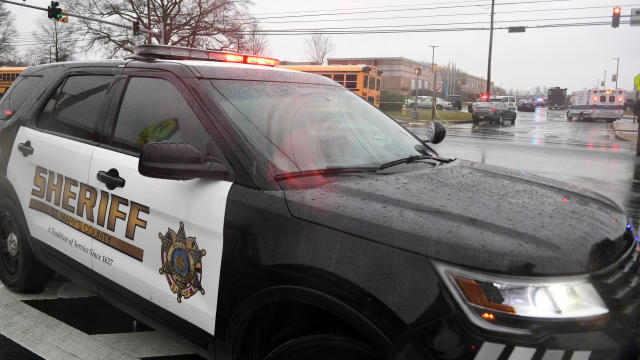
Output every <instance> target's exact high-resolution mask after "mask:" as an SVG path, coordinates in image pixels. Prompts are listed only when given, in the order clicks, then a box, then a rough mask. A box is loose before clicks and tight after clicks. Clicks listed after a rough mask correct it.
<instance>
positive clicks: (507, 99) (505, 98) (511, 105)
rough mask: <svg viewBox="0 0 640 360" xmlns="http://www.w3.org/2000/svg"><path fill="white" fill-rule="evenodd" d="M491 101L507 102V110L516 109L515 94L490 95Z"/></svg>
mask: <svg viewBox="0 0 640 360" xmlns="http://www.w3.org/2000/svg"><path fill="white" fill-rule="evenodd" d="M491 101H502V102H504V103H506V104H507V107H508V108H509V110H513V111H517V110H518V105H517V104H516V97H515V96H492V97H491Z"/></svg>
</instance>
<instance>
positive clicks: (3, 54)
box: [0, 3, 15, 66]
mask: <svg viewBox="0 0 640 360" xmlns="http://www.w3.org/2000/svg"><path fill="white" fill-rule="evenodd" d="M0 19H2V22H0V66H1V65H6V64H9V63H11V62H12V61H13V60H14V59H13V58H14V54H15V48H14V46H13V45H12V41H11V40H12V39H13V37H14V35H15V29H14V27H13V18H12V16H11V12H10V11H9V9H7V7H6V4H5V3H0Z"/></svg>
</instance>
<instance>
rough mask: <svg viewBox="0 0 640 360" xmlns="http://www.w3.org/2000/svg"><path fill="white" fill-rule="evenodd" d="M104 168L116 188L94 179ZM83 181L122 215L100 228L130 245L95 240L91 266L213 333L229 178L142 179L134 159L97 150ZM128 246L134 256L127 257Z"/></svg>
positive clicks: (229, 184) (135, 158)
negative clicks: (119, 184) (117, 181)
mask: <svg viewBox="0 0 640 360" xmlns="http://www.w3.org/2000/svg"><path fill="white" fill-rule="evenodd" d="M112 168H113V169H117V170H118V172H119V176H120V177H121V178H123V179H125V181H126V183H125V186H124V187H123V188H116V189H114V190H108V189H107V187H106V185H105V184H104V183H102V182H100V181H98V180H97V177H96V176H97V173H98V171H109V170H110V169H112ZM89 179H90V180H89V181H90V185H92V186H93V187H95V188H96V189H98V190H99V191H105V192H108V193H110V194H111V198H112V199H111V200H112V201H113V199H114V197H113V196H114V195H115V196H116V198H115V199H116V200H117V201H119V202H120V204H119V205H118V206H117V207H112V206H111V204H110V205H109V209H115V211H119V212H120V213H122V214H120V217H115V215H114V216H113V217H114V219H115V221H114V224H113V231H109V229H107V230H108V231H109V234H110V235H113V237H114V238H117V239H118V240H120V241H122V242H125V243H127V244H129V246H130V248H129V249H122V248H119V247H118V246H110V245H107V244H106V243H105V242H101V241H95V242H94V245H93V250H94V252H95V253H96V254H97V256H96V257H95V258H94V261H93V268H94V271H96V272H97V273H99V274H100V275H102V276H105V277H107V278H109V279H111V280H113V281H115V282H116V283H118V284H119V285H121V286H123V287H125V288H127V289H129V290H131V291H133V292H135V293H137V294H138V295H140V296H142V297H144V298H145V299H147V300H149V301H151V302H153V303H155V304H157V305H159V306H161V307H162V308H164V309H166V310H168V311H170V312H172V313H174V314H176V315H178V316H180V317H181V318H183V319H185V320H187V321H189V322H191V323H193V324H195V325H197V326H198V327H200V328H202V329H204V330H206V331H208V332H209V333H211V334H213V333H214V326H215V314H216V306H217V302H218V285H219V278H220V266H221V257H222V240H223V234H222V231H223V226H224V213H225V208H226V203H227V195H228V192H229V189H230V187H231V183H230V182H228V181H214V180H203V179H194V180H188V181H176V180H163V179H154V178H149V177H144V176H142V175H140V173H139V172H138V158H137V157H134V156H130V155H125V154H122V153H119V152H115V151H112V150H107V149H103V148H100V149H96V151H95V153H94V156H93V160H92V162H91V170H90V172H89ZM107 212H109V211H107ZM109 216H111V215H108V216H107V217H109ZM127 229H129V231H127ZM169 229H171V230H169ZM180 229H183V231H184V232H183V233H181V232H180ZM171 231H173V234H172V233H171ZM174 234H175V235H177V236H178V238H180V236H179V235H184V237H183V238H182V240H183V244H189V246H188V247H185V246H183V245H179V244H176V240H177V238H176V236H174ZM194 238H195V242H193V240H194ZM163 239H164V240H163ZM163 244H164V245H165V251H164V252H163ZM132 249H133V250H132ZM135 249H139V250H135ZM129 250H132V251H136V252H137V254H141V256H139V258H136V257H135V256H131V254H127V252H128V251H129ZM104 257H106V258H107V261H104ZM109 260H112V261H109ZM163 261H164V265H163ZM180 280H182V281H183V282H181V281H180ZM172 287H173V289H172Z"/></svg>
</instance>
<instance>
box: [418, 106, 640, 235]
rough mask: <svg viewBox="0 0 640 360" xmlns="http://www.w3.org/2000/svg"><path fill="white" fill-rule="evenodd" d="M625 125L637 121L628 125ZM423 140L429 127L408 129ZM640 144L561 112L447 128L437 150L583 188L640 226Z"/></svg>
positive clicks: (600, 124)
mask: <svg viewBox="0 0 640 360" xmlns="http://www.w3.org/2000/svg"><path fill="white" fill-rule="evenodd" d="M622 121H632V120H631V119H624V120H622ZM407 128H409V129H410V130H411V131H413V132H414V133H416V134H418V136H421V135H422V137H424V134H425V132H426V131H425V129H424V125H407ZM635 147H636V144H635V143H631V142H628V141H623V140H620V139H617V138H616V137H615V134H614V133H613V131H612V130H610V127H609V124H608V123H606V122H569V121H567V120H566V117H565V113H564V112H563V111H560V110H548V109H547V108H537V109H536V112H533V113H532V112H518V117H517V120H516V123H515V125H514V126H511V125H505V126H497V125H490V124H488V123H481V124H480V128H479V129H477V130H473V129H472V125H471V124H458V125H447V137H446V138H445V140H444V141H443V142H442V143H440V144H438V145H435V146H434V148H435V149H436V150H437V151H438V152H439V153H440V154H441V155H442V156H447V157H458V158H461V159H467V160H472V161H477V162H482V163H487V164H491V165H498V166H504V167H507V168H511V169H515V170H518V171H526V172H531V173H535V174H538V175H541V176H547V177H550V178H553V179H557V180H560V181H564V182H567V183H571V184H574V185H577V186H583V187H586V188H589V189H591V190H594V191H597V192H600V193H602V194H604V195H606V196H608V197H609V198H611V199H613V200H614V201H616V202H617V203H618V204H620V205H621V206H623V208H625V209H626V210H627V212H628V214H629V215H630V216H631V218H632V221H633V223H634V227H635V228H636V229H637V228H638V225H639V224H640V156H636V155H635Z"/></svg>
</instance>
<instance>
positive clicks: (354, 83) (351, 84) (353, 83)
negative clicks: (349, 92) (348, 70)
mask: <svg viewBox="0 0 640 360" xmlns="http://www.w3.org/2000/svg"><path fill="white" fill-rule="evenodd" d="M344 87H346V88H347V89H357V88H358V75H355V74H349V75H347V81H346V82H345V83H344Z"/></svg>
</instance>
